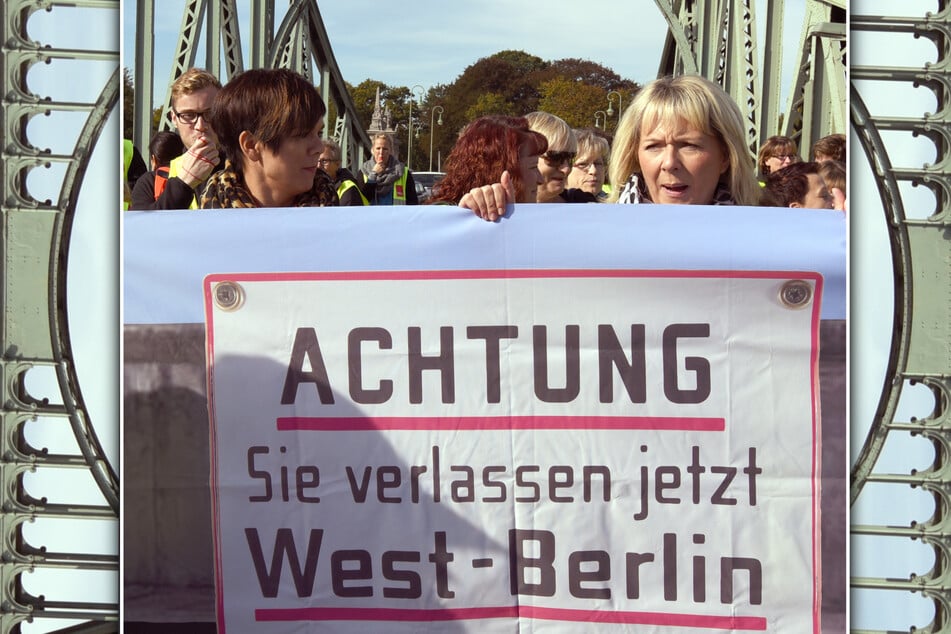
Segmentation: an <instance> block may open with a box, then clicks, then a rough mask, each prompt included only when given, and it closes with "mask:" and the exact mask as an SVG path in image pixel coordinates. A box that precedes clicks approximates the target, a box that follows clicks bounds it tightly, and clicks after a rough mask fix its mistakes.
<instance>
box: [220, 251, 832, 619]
mask: <svg viewBox="0 0 951 634" xmlns="http://www.w3.org/2000/svg"><path fill="white" fill-rule="evenodd" d="M821 286H822V278H821V276H819V275H818V274H816V273H809V272H797V273H789V272H782V273H778V272H751V271H629V270H603V271H602V270H561V271H549V270H534V271H516V270H499V271H420V272H377V273H367V272H361V273H302V274H286V273H275V274H234V275H228V274H215V275H209V276H208V277H206V279H205V304H206V305H205V309H206V328H207V346H208V364H209V365H208V377H209V408H210V412H211V425H212V430H211V434H212V435H211V439H212V487H213V488H212V495H213V515H214V517H213V520H214V532H215V534H214V540H215V559H216V583H217V612H218V623H219V631H221V632H249V631H254V632H298V631H302V630H301V628H302V627H303V628H304V629H307V628H308V627H309V625H308V624H313V623H314V622H317V621H323V622H329V623H325V624H324V625H325V626H327V627H329V628H330V629H331V630H332V631H340V632H367V631H379V632H416V631H420V630H421V629H424V630H426V631H441V632H445V631H449V632H463V631H472V632H500V633H501V632H505V633H510V632H513V631H539V632H540V631H545V632H549V631H550V632H575V631H578V628H579V627H583V628H584V631H604V632H620V631H627V629H628V628H631V627H636V629H637V631H655V632H668V633H672V632H684V631H693V630H695V631H698V632H700V631H702V632H716V631H777V632H814V633H818V632H819V625H818V624H819V607H820V606H819V589H818V583H817V581H816V580H817V579H818V577H819V570H818V566H819V564H818V526H819V518H818V513H819V499H818V488H819V487H818V475H819V464H818V458H817V443H818V440H817V439H818V437H819V433H818V424H819V422H818V414H817V409H818V404H817V392H816V390H817V357H818V343H817V342H818V328H819V315H820V307H819V298H820V297H821ZM425 622H430V623H429V624H428V625H425ZM432 622H436V623H432ZM433 628H435V629H433Z"/></svg>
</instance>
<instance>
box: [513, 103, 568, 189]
mask: <svg viewBox="0 0 951 634" xmlns="http://www.w3.org/2000/svg"><path fill="white" fill-rule="evenodd" d="M525 119H526V120H528V127H529V128H531V129H532V130H534V131H535V132H538V133H540V134H541V135H542V136H544V137H545V138H546V139H547V140H548V150H547V151H546V152H545V153H544V154H542V155H541V156H540V157H539V158H538V171H539V172H541V175H542V184H541V185H540V186H539V187H538V200H537V201H536V202H540V203H563V202H566V200H565V198H563V197H562V194H563V193H564V191H565V188H566V186H567V183H568V174H570V173H571V163H572V162H573V161H574V158H575V154H576V153H577V151H578V141H577V140H576V139H575V133H574V130H572V129H571V127H570V126H569V125H568V124H567V123H565V122H564V121H563V120H562V119H561V118H560V117H556V116H555V115H553V114H549V113H547V112H529V113H528V114H527V115H525Z"/></svg>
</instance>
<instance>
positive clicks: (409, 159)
mask: <svg viewBox="0 0 951 634" xmlns="http://www.w3.org/2000/svg"><path fill="white" fill-rule="evenodd" d="M417 90H418V92H417ZM414 94H418V95H419V102H420V103H422V102H423V87H422V86H420V85H419V84H416V85H415V86H413V88H412V89H411V90H410V91H409V126H408V127H409V130H408V132H407V135H406V167H408V168H410V169H413V95H414Z"/></svg>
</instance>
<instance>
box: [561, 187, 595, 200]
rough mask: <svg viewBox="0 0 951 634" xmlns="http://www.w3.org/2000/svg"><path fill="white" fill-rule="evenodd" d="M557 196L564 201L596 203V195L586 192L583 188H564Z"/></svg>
mask: <svg viewBox="0 0 951 634" xmlns="http://www.w3.org/2000/svg"><path fill="white" fill-rule="evenodd" d="M558 197H559V198H561V199H562V200H564V201H565V202H566V203H596V202H598V198H597V196H595V195H594V194H591V193H588V192H586V191H584V190H583V189H566V190H565V191H563V192H561V193H560V194H558Z"/></svg>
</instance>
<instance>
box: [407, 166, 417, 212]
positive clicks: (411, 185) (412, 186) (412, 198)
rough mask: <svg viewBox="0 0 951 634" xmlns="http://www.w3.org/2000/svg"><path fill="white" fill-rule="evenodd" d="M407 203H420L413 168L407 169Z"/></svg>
mask: <svg viewBox="0 0 951 634" xmlns="http://www.w3.org/2000/svg"><path fill="white" fill-rule="evenodd" d="M406 204H407V205H418V204H419V194H417V193H416V181H414V180H413V172H412V171H411V170H406Z"/></svg>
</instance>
